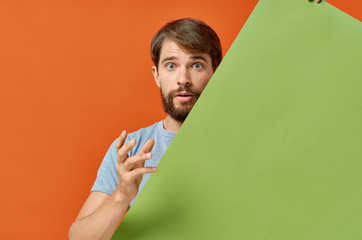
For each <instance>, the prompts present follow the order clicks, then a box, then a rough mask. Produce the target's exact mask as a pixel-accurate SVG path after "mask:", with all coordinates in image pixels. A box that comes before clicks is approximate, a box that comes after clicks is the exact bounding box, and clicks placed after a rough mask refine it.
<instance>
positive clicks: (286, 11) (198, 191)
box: [114, 0, 362, 240]
mask: <svg viewBox="0 0 362 240" xmlns="http://www.w3.org/2000/svg"><path fill="white" fill-rule="evenodd" d="M361 59H362V28H361V24H360V22H359V21H357V20H356V19H353V18H352V17H350V16H349V15H347V14H345V13H343V12H341V11H340V10H338V9H336V8H334V7H333V6H331V5H329V4H328V3H325V2H322V3H321V4H316V3H315V2H310V1H307V0H288V1H285V0H261V1H260V2H259V3H258V5H257V6H256V8H255V10H254V11H253V13H252V14H251V16H250V18H249V19H248V21H247V23H246V24H245V26H244V28H243V29H242V30H241V32H240V34H239V35H238V37H237V38H236V40H235V42H234V43H233V45H232V47H231V48H230V50H229V52H228V53H227V55H226V57H225V58H224V60H223V62H222V63H221V65H220V67H219V69H218V70H217V71H216V73H215V74H214V76H213V78H212V80H211V81H210V83H209V85H208V86H207V88H206V89H205V91H204V93H203V94H202V96H201V98H200V99H199V101H198V102H197V104H196V106H195V107H194V109H193V110H192V112H191V113H190V115H189V117H188V119H187V120H186V121H185V123H184V125H183V126H182V128H181V130H180V131H179V133H178V134H177V136H176V138H175V139H174V141H173V142H172V144H171V146H170V147H169V149H168V150H167V152H166V153H165V155H164V157H163V158H162V160H161V162H160V164H159V165H158V171H157V173H154V174H153V175H152V176H151V178H150V180H149V181H148V183H147V185H146V186H145V188H144V189H143V190H142V192H141V194H140V195H139V197H138V199H137V200H136V202H135V204H134V205H133V206H132V208H131V210H130V211H129V213H128V214H127V216H126V217H125V219H124V221H123V222H122V223H121V225H120V227H119V229H118V230H117V232H116V234H115V236H114V239H157V240H160V239H161V240H162V239H165V240H166V239H167V240H170V239H172V240H175V239H208V240H210V239H243V240H257V239H258V240H259V239H260V240H261V239H263V240H265V239H268V240H269V239H273V240H284V239H285V240H291V239H293V240H298V239H300V240H302V239H303V240H306V239H308V240H310V239H315V240H321V239H328V240H331V239H339V240H341V239H349V240H351V239H362V61H361Z"/></svg>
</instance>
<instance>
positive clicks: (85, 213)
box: [69, 132, 156, 240]
mask: <svg viewBox="0 0 362 240" xmlns="http://www.w3.org/2000/svg"><path fill="white" fill-rule="evenodd" d="M126 136H127V134H126V132H123V133H122V134H121V136H120V137H119V139H118V141H117V144H116V150H117V173H118V185H117V187H116V190H115V191H114V192H113V193H112V194H111V195H110V196H109V195H108V194H105V193H102V192H97V191H93V192H91V194H90V195H89V197H88V199H87V200H86V202H85V203H84V205H83V207H82V209H81V210H80V212H79V214H78V217H77V219H76V220H75V221H74V223H73V224H72V226H71V227H70V229H69V239H77V240H78V239H111V237H112V236H113V234H114V232H115V231H116V229H117V227H118V225H119V223H120V221H121V219H122V217H123V216H124V215H125V213H126V211H127V209H128V206H129V204H130V202H131V201H132V199H133V198H134V197H136V195H137V192H138V187H139V185H140V183H141V180H142V176H143V174H146V173H152V172H155V171H156V168H153V167H144V162H145V160H147V159H150V158H151V157H152V154H151V153H150V152H151V150H152V147H153V145H154V140H153V139H149V140H148V141H147V142H146V143H145V145H144V146H143V148H142V149H141V152H140V153H139V154H138V155H135V156H132V157H128V152H129V151H130V150H131V149H132V148H133V147H134V146H135V144H136V141H135V140H134V139H133V140H131V141H129V142H127V143H126V144H124V141H125V139H126Z"/></svg>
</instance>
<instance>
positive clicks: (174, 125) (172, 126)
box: [163, 114, 182, 133]
mask: <svg viewBox="0 0 362 240" xmlns="http://www.w3.org/2000/svg"><path fill="white" fill-rule="evenodd" d="M181 125H182V122H178V121H176V120H175V119H173V118H172V117H171V116H170V115H168V114H167V116H166V118H165V120H164V121H163V128H164V129H165V130H167V131H169V132H173V133H177V132H178V130H179V129H180V127H181Z"/></svg>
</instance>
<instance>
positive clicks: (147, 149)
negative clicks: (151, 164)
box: [140, 138, 155, 153]
mask: <svg viewBox="0 0 362 240" xmlns="http://www.w3.org/2000/svg"><path fill="white" fill-rule="evenodd" d="M154 144H155V140H153V139H152V138H150V139H148V140H147V142H146V143H145V145H143V147H142V149H141V151H140V153H148V152H151V150H152V148H153V145H154Z"/></svg>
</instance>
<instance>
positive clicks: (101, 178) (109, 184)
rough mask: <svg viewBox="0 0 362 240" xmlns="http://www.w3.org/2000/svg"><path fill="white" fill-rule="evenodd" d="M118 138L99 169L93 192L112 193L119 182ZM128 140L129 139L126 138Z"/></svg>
mask: <svg viewBox="0 0 362 240" xmlns="http://www.w3.org/2000/svg"><path fill="white" fill-rule="evenodd" d="M117 140H118V139H116V140H115V141H114V142H113V143H112V144H111V146H110V147H109V149H108V151H107V153H106V155H105V156H104V158H103V161H102V163H101V166H100V167H99V169H98V173H97V178H96V180H95V182H94V184H93V187H92V189H91V192H93V191H99V192H104V193H106V194H108V195H111V194H112V193H113V192H114V190H115V189H116V187H117V184H118V174H117V167H116V166H117V151H116V143H117ZM126 141H127V139H126Z"/></svg>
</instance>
